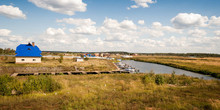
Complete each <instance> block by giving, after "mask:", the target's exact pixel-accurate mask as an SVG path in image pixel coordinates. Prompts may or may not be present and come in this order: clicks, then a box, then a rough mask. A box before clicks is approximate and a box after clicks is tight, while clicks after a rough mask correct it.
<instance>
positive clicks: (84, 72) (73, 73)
mask: <svg viewBox="0 0 220 110" xmlns="http://www.w3.org/2000/svg"><path fill="white" fill-rule="evenodd" d="M116 73H117V74H120V73H130V72H128V71H121V70H117V71H66V72H39V73H34V72H33V73H31V72H30V73H13V74H12V75H11V76H13V77H15V76H30V75H35V76H37V75H84V74H116Z"/></svg>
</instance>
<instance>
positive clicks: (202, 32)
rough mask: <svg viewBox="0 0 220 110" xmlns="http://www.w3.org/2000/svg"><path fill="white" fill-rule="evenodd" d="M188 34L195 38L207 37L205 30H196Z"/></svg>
mask: <svg viewBox="0 0 220 110" xmlns="http://www.w3.org/2000/svg"><path fill="white" fill-rule="evenodd" d="M188 34H189V35H190V36H194V37H201V36H205V35H206V34H207V33H206V31H205V30H200V29H194V30H189V31H188Z"/></svg>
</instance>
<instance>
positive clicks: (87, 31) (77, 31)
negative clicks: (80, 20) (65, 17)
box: [69, 26, 98, 35]
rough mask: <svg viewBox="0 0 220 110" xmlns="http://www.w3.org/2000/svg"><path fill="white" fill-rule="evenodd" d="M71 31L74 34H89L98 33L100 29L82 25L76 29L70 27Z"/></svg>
mask: <svg viewBox="0 0 220 110" xmlns="http://www.w3.org/2000/svg"><path fill="white" fill-rule="evenodd" d="M69 31H70V32H71V33H74V34H88V35H95V34H98V31H97V29H96V27H95V26H80V27H76V28H74V29H69Z"/></svg>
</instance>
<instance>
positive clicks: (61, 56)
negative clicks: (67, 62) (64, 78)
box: [58, 55, 63, 63]
mask: <svg viewBox="0 0 220 110" xmlns="http://www.w3.org/2000/svg"><path fill="white" fill-rule="evenodd" d="M58 61H59V62H60V63H63V55H60V58H59V59H58Z"/></svg>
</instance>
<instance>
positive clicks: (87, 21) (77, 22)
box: [57, 18, 96, 26]
mask: <svg viewBox="0 0 220 110" xmlns="http://www.w3.org/2000/svg"><path fill="white" fill-rule="evenodd" d="M57 22H59V23H67V24H73V25H76V26H91V25H94V24H96V22H94V21H92V20H91V19H90V18H88V19H77V18H63V19H61V20H57Z"/></svg>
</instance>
